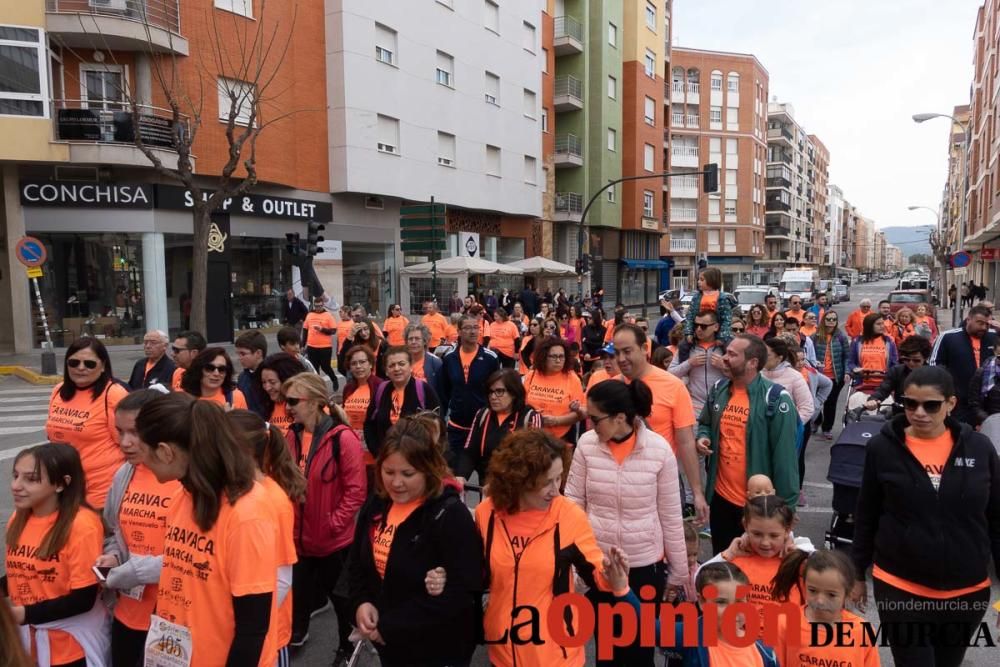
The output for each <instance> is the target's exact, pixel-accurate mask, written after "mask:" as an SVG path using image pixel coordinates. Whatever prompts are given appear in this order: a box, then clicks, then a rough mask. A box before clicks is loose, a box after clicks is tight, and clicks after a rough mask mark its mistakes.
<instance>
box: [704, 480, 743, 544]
mask: <svg viewBox="0 0 1000 667" xmlns="http://www.w3.org/2000/svg"><path fill="white" fill-rule="evenodd" d="M709 510H710V512H709V515H708V525H709V526H710V527H711V529H712V555H713V556H714V555H715V554H717V553H719V552H721V551H725V550H726V549H727V548H729V545H730V544H732V543H733V540H735V539H736V538H737V537H739V536H740V535H742V534H743V507H742V506H740V505H734V504H732V503H731V502H729V501H728V500H726V499H725V498H723V497H722V496H720V495H719V494H718V493H716V494H715V495H714V496H712V504H711V505H710V506H709Z"/></svg>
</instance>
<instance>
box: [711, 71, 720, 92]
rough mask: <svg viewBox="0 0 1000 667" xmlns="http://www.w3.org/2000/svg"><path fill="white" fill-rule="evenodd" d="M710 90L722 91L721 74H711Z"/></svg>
mask: <svg viewBox="0 0 1000 667" xmlns="http://www.w3.org/2000/svg"><path fill="white" fill-rule="evenodd" d="M712 90H722V72H712Z"/></svg>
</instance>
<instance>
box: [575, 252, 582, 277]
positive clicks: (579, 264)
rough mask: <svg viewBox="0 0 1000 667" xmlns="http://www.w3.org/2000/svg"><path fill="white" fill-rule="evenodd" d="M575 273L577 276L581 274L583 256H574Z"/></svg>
mask: <svg viewBox="0 0 1000 667" xmlns="http://www.w3.org/2000/svg"><path fill="white" fill-rule="evenodd" d="M576 274H577V275H578V276H582V275H583V257H577V258H576Z"/></svg>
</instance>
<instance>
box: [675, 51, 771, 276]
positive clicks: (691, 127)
mask: <svg viewBox="0 0 1000 667" xmlns="http://www.w3.org/2000/svg"><path fill="white" fill-rule="evenodd" d="M702 95H704V96H705V98H704V99H702ZM767 99H768V73H767V70H766V69H764V66H763V65H761V63H760V62H759V61H758V60H757V58H755V57H754V56H752V55H745V54H738V53H724V52H718V51H705V50H699V49H688V48H678V47H674V48H673V49H672V50H671V63H670V106H669V111H670V130H669V132H670V137H669V141H668V142H667V144H668V146H669V153H668V158H669V168H670V171H671V172H684V171H689V172H697V171H699V170H700V168H701V165H703V164H707V163H712V162H715V163H717V164H718V165H719V170H720V171H719V174H720V177H719V188H720V191H719V192H718V193H717V194H712V195H709V196H706V195H705V194H704V193H703V192H702V191H701V177H700V176H696V175H691V176H683V175H682V176H675V177H673V178H671V179H670V181H669V183H667V185H666V187H667V190H668V192H667V193H668V196H669V201H670V205H669V213H668V232H669V234H668V238H667V239H665V240H664V241H663V242H662V248H663V250H664V251H666V250H667V249H669V252H665V254H666V256H667V257H668V258H669V259H672V260H673V262H674V267H673V269H672V273H671V287H673V288H686V289H692V288H694V286H695V275H694V273H695V267H696V266H697V261H698V259H701V258H703V259H706V260H707V262H708V264H709V265H712V266H718V267H719V268H720V269H721V270H722V273H723V277H724V282H725V285H726V288H727V289H731V288H732V287H734V286H735V285H737V284H741V283H745V282H758V276H757V275H755V264H756V263H757V261H758V260H759V259H760V258H761V257H762V255H763V252H764V216H765V211H764V202H765V196H764V192H765V183H764V165H765V161H766V159H767Z"/></svg>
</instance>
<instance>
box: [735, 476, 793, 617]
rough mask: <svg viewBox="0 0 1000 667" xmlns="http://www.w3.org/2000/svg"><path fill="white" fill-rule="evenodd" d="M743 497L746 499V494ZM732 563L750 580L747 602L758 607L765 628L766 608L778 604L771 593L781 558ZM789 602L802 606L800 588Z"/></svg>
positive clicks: (746, 558)
mask: <svg viewBox="0 0 1000 667" xmlns="http://www.w3.org/2000/svg"><path fill="white" fill-rule="evenodd" d="M743 497H744V498H746V494H745V493H744V494H743ZM744 502H745V501H744ZM731 562H732V563H733V565H736V566H738V567H739V568H740V569H741V570H743V572H744V573H745V574H746V575H747V579H749V580H750V594H749V595H747V602H749V603H751V604H752V605H753V606H755V607H757V611H758V612H760V620H761V627H763V623H764V607H766V606H768V605H775V604H778V603H777V602H776V601H775V600H774V598H773V597H772V595H771V591H772V589H773V584H772V580H773V579H774V575H776V574H778V568H779V567H781V558H780V557H777V556H775V557H773V558H765V557H764V556H758V555H757V554H752V555H750V556H740V557H739V558H734V559H733V560H732V561H731ZM788 600H789V602H791V603H793V604H797V605H801V604H802V595H801V594H800V593H799V589H798V587H794V588H792V590H791V592H789V594H788Z"/></svg>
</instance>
